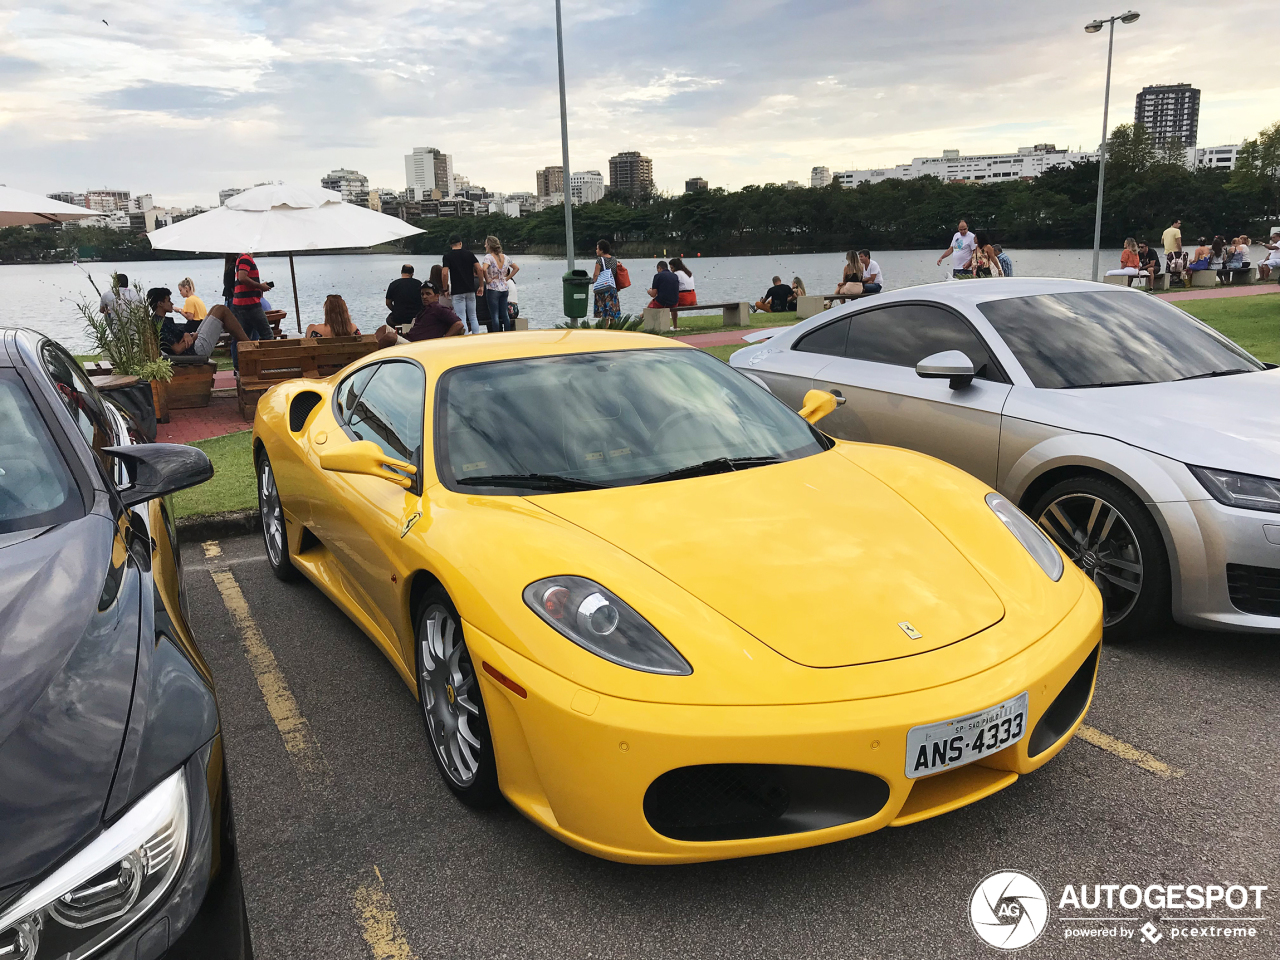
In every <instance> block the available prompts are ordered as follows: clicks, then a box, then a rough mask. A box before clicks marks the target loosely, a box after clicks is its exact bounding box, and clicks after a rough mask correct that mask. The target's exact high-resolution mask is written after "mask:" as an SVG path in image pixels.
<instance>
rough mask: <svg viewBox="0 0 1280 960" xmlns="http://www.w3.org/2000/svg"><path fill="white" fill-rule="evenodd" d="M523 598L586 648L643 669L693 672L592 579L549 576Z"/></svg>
mask: <svg viewBox="0 0 1280 960" xmlns="http://www.w3.org/2000/svg"><path fill="white" fill-rule="evenodd" d="M524 602H525V603H527V604H528V605H529V606H530V607H531V608H532V610H533V612H534V613H536V614H537V615H538V616H540V617H541V618H542V619H543V620H545V621H546V622H547V623H549V624H551V626H552V627H554V628H555V629H556V630H558V631H559V632H560V633H561V634H563V635H564V636H566V637H568V638H569V639H570V640H572V641H573V642H574V643H576V644H577V645H578V646H580V647H582V648H583V649H584V650H590V651H591V652H592V653H594V654H595V655H596V656H597V657H604V659H606V660H608V661H609V662H611V663H616V664H618V665H619V666H623V667H630V668H631V669H632V670H640V671H643V672H644V673H662V674H667V675H669V676H676V677H686V676H688V675H689V674H691V673H693V668H692V667H691V666H689V664H688V661H686V660H685V658H684V657H682V656H680V651H678V650H677V649H676V648H675V647H673V646H672V645H671V643H670V642H669V641H668V640H667V638H666V637H664V636H663V635H662V634H660V633H659V632H658V631H657V630H655V629H654V628H653V626H652V625H651V624H650V623H649V621H648V620H646V619H645V618H644V617H642V616H640V614H638V613H636V612H635V611H634V610H632V609H631V608H630V607H629V606H627V604H626V603H624V602H623V601H622V600H619V599H618V598H617V597H616V596H614V595H613V594H612V593H610V592H609V591H608V590H606V589H605V588H604V587H602V586H600V584H598V583H596V582H595V581H594V580H588V579H586V578H585V577H548V578H547V579H545V580H539V581H537V582H536V583H531V584H529V585H528V586H527V587H525V588H524Z"/></svg>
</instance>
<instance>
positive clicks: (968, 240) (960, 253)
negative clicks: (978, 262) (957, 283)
mask: <svg viewBox="0 0 1280 960" xmlns="http://www.w3.org/2000/svg"><path fill="white" fill-rule="evenodd" d="M976 239H977V238H976V237H974V235H973V234H972V233H970V232H969V224H967V223H965V222H964V221H963V220H961V221H960V222H959V223H958V224H957V225H956V232H955V235H954V236H952V238H951V246H949V247H947V249H945V250H943V251H942V256H941V257H938V266H942V261H943V259H944V258H945V257H946V256H947V255H948V254H950V255H951V276H953V277H958V276H960V274H962V273H964V272H965V267H966V266H967V265H968V263H969V261H970V260H972V259H973V246H974V243H975V242H976Z"/></svg>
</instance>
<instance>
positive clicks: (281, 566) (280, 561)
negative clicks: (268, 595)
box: [257, 452, 298, 581]
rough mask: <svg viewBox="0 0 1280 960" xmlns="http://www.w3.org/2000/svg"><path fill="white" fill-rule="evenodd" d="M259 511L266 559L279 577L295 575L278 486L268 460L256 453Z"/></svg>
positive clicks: (286, 579) (293, 577) (295, 577)
mask: <svg viewBox="0 0 1280 960" xmlns="http://www.w3.org/2000/svg"><path fill="white" fill-rule="evenodd" d="M257 474H258V514H259V516H260V517H261V518H262V539H263V542H264V543H265V544H266V547H267V563H268V564H269V565H270V567H271V572H272V573H274V574H275V575H276V577H277V578H278V579H280V580H285V581H289V580H296V579H298V571H297V568H296V567H294V565H293V561H291V560H290V559H289V537H288V534H286V533H285V528H284V508H283V507H281V506H280V490H279V488H278V487H277V486H276V475H275V472H274V471H273V470H272V469H271V460H270V459H269V458H268V457H267V455H266V453H265V452H263V453H259V454H258V469H257Z"/></svg>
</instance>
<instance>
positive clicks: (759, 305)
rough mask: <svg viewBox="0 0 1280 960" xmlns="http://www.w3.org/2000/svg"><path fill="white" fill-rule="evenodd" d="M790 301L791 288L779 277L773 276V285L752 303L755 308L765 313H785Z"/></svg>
mask: <svg viewBox="0 0 1280 960" xmlns="http://www.w3.org/2000/svg"><path fill="white" fill-rule="evenodd" d="M790 302H791V288H790V287H788V286H787V285H786V284H785V283H783V282H782V278H781V277H774V278H773V286H772V287H770V288H769V289H768V290H766V291H765V292H764V296H763V297H761V298H760V299H759V300H757V301H756V302H755V304H754V306H755V309H757V310H763V311H764V312H765V313H786V310H787V304H789V303H790Z"/></svg>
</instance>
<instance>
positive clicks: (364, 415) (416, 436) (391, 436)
mask: <svg viewBox="0 0 1280 960" xmlns="http://www.w3.org/2000/svg"><path fill="white" fill-rule="evenodd" d="M425 399H426V376H425V375H424V374H423V372H422V368H421V367H420V366H418V365H417V364H416V363H411V362H408V361H394V360H391V361H387V362H386V363H381V364H378V365H377V370H376V372H375V373H374V375H373V377H372V378H371V379H370V380H369V382H368V384H367V385H366V386H365V388H364V389H363V390H362V391H360V394H359V398H358V399H357V400H356V401H355V404H354V405H353V406H352V407H351V408H350V410H349V413H348V415H347V427H348V428H349V429H350V430H351V432H352V433H354V434H355V435H356V438H357V439H359V440H372V441H373V442H374V443H376V444H377V445H378V446H380V447H381V448H382V449H383V452H385V453H386V454H387V456H389V457H395V458H396V459H397V460H405V461H407V462H409V463H417V461H418V454H419V452H420V451H421V449H422V422H423V415H424V414H423V404H424V402H425Z"/></svg>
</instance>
